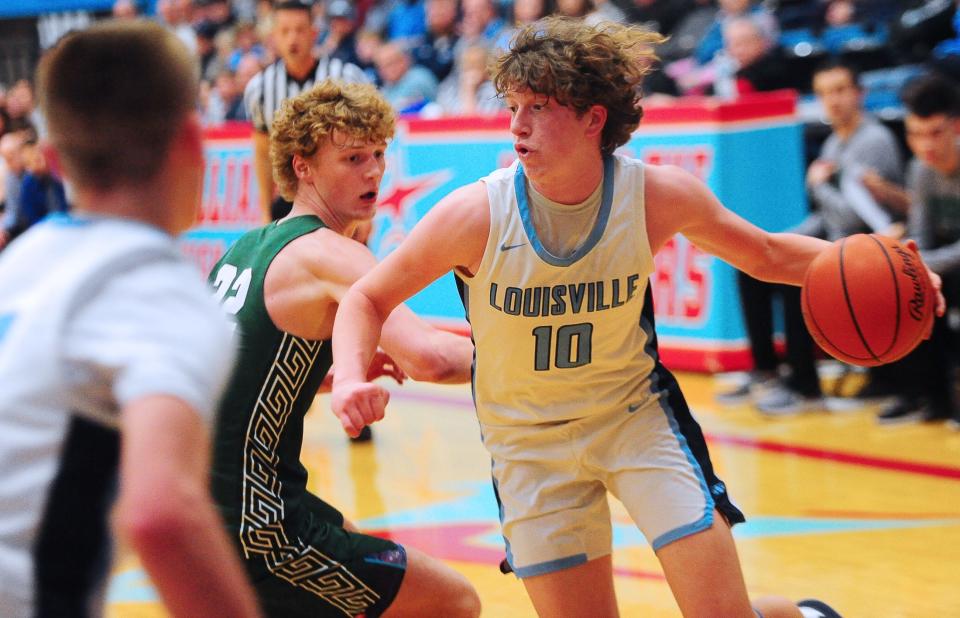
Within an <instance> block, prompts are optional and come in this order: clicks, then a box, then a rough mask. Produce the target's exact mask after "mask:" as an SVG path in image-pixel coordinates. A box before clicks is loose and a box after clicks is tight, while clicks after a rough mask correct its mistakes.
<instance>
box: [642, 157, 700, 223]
mask: <svg viewBox="0 0 960 618" xmlns="http://www.w3.org/2000/svg"><path fill="white" fill-rule="evenodd" d="M708 195H709V189H708V188H707V186H706V185H705V184H704V183H703V181H701V180H700V179H699V178H697V177H696V176H695V175H693V174H692V173H690V172H688V171H687V170H685V169H683V168H681V167H678V166H676V165H645V166H644V203H645V205H646V207H647V208H648V209H653V210H656V209H663V210H670V211H677V212H681V211H683V210H685V208H686V207H687V206H695V205H698V204H699V203H701V202H702V200H703V199H705V198H707V197H708Z"/></svg>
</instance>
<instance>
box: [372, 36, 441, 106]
mask: <svg viewBox="0 0 960 618" xmlns="http://www.w3.org/2000/svg"><path fill="white" fill-rule="evenodd" d="M374 61H375V63H376V66H377V74H378V75H379V76H380V80H381V83H382V86H381V92H383V96H384V97H386V99H387V101H389V102H390V105H392V106H393V108H394V109H396V110H397V112H398V113H401V114H403V113H411V112H417V111H419V110H420V108H422V107H423V106H424V105H426V104H427V103H429V102H431V101H433V100H435V99H436V98H437V78H436V77H434V75H433V73H431V72H430V70H429V69H425V68H424V67H422V66H419V65H416V64H413V59H412V58H411V57H410V53H409V52H407V50H406V49H404V47H403V46H402V45H401V44H399V43H396V42H393V41H387V42H386V43H384V44H383V45H382V46H381V47H380V49H378V50H377V55H376V57H375V58H374Z"/></svg>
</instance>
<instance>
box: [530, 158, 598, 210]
mask: <svg viewBox="0 0 960 618" xmlns="http://www.w3.org/2000/svg"><path fill="white" fill-rule="evenodd" d="M577 170H578V171H577V172H576V173H571V171H570V170H568V169H561V168H559V167H557V168H553V169H550V170H544V171H543V172H542V173H536V172H535V171H533V170H531V171H532V172H534V173H528V174H527V179H528V180H529V181H530V183H531V184H532V185H533V187H534V189H536V190H537V192H538V193H540V195H542V196H544V197H546V198H547V199H549V200H551V201H554V202H557V203H558V204H580V203H582V202H583V201H585V200H586V199H587V198H589V197H590V195H591V194H592V193H593V192H594V191H595V190H596V189H597V185H598V184H600V181H601V180H603V159H602V158H601V157H599V156H598V157H597V160H596V161H595V162H594V161H591V162H589V163H587V164H583V165H579V166H578V167H577Z"/></svg>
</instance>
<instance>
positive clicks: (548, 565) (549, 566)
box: [510, 554, 587, 577]
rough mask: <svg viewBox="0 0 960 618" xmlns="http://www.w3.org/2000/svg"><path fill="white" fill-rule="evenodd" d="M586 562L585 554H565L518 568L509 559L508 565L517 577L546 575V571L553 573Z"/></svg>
mask: <svg viewBox="0 0 960 618" xmlns="http://www.w3.org/2000/svg"><path fill="white" fill-rule="evenodd" d="M586 562H587V555H586V554H575V555H573V556H567V557H566V558H557V559H556V560H548V561H547V562H541V563H539V564H531V565H530V566H525V567H521V568H519V569H518V568H517V567H515V566H513V561H512V560H511V561H510V566H511V567H513V572H514V573H516V574H517V577H534V576H535V575H546V574H547V573H554V572H556V571H562V570H563V569H569V568H571V567H575V566H580V565H581V564H586Z"/></svg>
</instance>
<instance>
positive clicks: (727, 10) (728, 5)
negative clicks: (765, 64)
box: [694, 0, 780, 66]
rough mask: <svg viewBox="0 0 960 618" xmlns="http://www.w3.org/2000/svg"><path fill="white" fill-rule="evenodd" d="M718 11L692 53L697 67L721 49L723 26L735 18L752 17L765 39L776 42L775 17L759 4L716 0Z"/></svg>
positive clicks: (746, 1) (749, 0)
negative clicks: (761, 29)
mask: <svg viewBox="0 0 960 618" xmlns="http://www.w3.org/2000/svg"><path fill="white" fill-rule="evenodd" d="M718 5H719V7H720V10H719V11H717V13H716V16H715V17H714V20H713V23H712V24H711V25H710V27H709V29H708V30H707V31H706V33H704V35H703V38H702V39H701V40H700V43H699V45H697V48H696V50H695V52H694V59H695V60H696V61H697V64H699V65H701V66H702V65H705V64H707V63H708V62H710V61H711V60H713V57H714V56H715V55H716V54H717V52H719V51H720V50H721V49H723V45H724V42H723V26H724V24H725V23H726V22H727V21H729V20H731V19H734V18H736V17H744V16H746V15H752V16H754V17H755V18H756V20H757V24H758V25H759V26H760V27H761V28H763V30H764V34H765V35H766V38H767V39H768V40H771V41H776V40H777V38H778V37H779V34H780V28H779V26H778V25H777V20H776V17H774V15H773V13H771V12H770V11H768V10H767V9H766V8H764V7H763V5H761V4H753V2H752V0H718Z"/></svg>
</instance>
